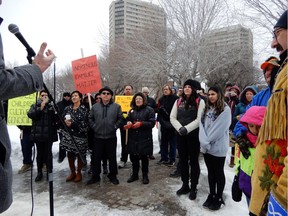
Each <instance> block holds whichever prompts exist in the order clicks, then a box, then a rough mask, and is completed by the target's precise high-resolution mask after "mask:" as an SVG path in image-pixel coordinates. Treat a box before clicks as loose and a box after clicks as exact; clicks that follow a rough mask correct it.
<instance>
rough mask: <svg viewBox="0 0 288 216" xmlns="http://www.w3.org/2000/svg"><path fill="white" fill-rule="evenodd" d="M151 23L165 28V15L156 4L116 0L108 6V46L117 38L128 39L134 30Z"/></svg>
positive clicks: (147, 26) (133, 0)
mask: <svg viewBox="0 0 288 216" xmlns="http://www.w3.org/2000/svg"><path fill="white" fill-rule="evenodd" d="M152 25H154V26H159V27H163V29H166V15H165V12H164V10H163V8H161V7H160V6H158V5H155V4H152V3H149V2H144V1H139V0H116V1H113V2H112V3H111V4H110V6H109V43H110V46H113V45H114V44H115V43H116V40H117V39H120V38H121V39H128V38H129V35H132V34H133V33H134V32H135V31H137V32H138V31H141V30H145V29H146V28H149V27H151V26H152ZM164 32H166V31H164ZM126 41H127V40H126Z"/></svg>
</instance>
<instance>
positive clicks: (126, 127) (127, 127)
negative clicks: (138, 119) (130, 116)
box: [123, 124, 132, 130]
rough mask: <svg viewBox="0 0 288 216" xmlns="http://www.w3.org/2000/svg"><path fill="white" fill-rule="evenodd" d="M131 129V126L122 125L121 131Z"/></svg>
mask: <svg viewBox="0 0 288 216" xmlns="http://www.w3.org/2000/svg"><path fill="white" fill-rule="evenodd" d="M131 127H132V124H127V125H124V127H123V129H124V130H128V129H130V128H131Z"/></svg>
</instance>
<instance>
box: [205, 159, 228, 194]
mask: <svg viewBox="0 0 288 216" xmlns="http://www.w3.org/2000/svg"><path fill="white" fill-rule="evenodd" d="M225 158H226V157H215V156H213V155H210V154H204V161H205V164H206V166H207V170H208V182H209V189H210V194H216V195H217V196H218V197H222V194H223V190H224V187H225V181H226V180H225V174H224V164H225ZM216 188H217V192H216Z"/></svg>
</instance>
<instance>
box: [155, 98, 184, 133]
mask: <svg viewBox="0 0 288 216" xmlns="http://www.w3.org/2000/svg"><path fill="white" fill-rule="evenodd" d="M178 98H179V97H178V96H177V95H173V94H172V95H163V96H162V97H161V98H160V99H159V100H158V121H159V122H160V124H161V130H163V129H164V130H174V127H173V125H172V124H171V122H170V113H171V110H172V108H173V105H174V103H175V101H176V100H177V99H178Z"/></svg>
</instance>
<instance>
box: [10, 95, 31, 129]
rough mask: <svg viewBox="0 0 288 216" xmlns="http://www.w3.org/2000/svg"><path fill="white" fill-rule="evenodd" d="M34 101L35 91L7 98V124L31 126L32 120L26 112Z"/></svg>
mask: <svg viewBox="0 0 288 216" xmlns="http://www.w3.org/2000/svg"><path fill="white" fill-rule="evenodd" d="M35 102H36V93H33V94H30V95H26V96H21V97H17V98H13V99H10V100H8V113H7V124H8V125H26V126H31V125H32V120H31V119H30V118H28V116H27V113H28V111H29V109H30V107H31V105H32V104H34V103H35Z"/></svg>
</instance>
